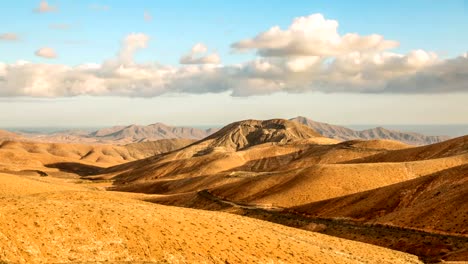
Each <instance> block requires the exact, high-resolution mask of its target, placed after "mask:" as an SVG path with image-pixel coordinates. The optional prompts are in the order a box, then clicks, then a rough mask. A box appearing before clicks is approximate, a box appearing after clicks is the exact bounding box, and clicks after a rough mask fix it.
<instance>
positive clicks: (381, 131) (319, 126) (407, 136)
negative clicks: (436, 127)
mask: <svg viewBox="0 0 468 264" xmlns="http://www.w3.org/2000/svg"><path fill="white" fill-rule="evenodd" d="M290 120H292V121H295V122H298V123H301V124H303V125H306V126H309V127H311V128H312V129H314V130H315V131H317V132H318V133H320V134H321V135H322V136H324V137H329V138H335V139H339V140H353V139H365V140H368V139H390V140H397V141H401V142H403V143H406V144H410V145H428V144H433V143H438V142H442V141H444V140H447V139H449V137H447V136H426V135H423V134H419V133H411V132H400V131H395V130H389V129H385V128H383V127H376V128H372V129H366V130H362V131H357V130H353V129H350V128H347V127H343V126H337V125H331V124H327V123H321V122H317V121H313V120H311V119H308V118H306V117H302V116H298V117H295V118H292V119H290Z"/></svg>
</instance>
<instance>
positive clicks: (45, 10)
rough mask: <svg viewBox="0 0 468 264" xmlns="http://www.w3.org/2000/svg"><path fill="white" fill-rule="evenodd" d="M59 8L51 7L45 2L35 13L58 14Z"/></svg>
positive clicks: (42, 2) (41, 3) (40, 4)
mask: <svg viewBox="0 0 468 264" xmlns="http://www.w3.org/2000/svg"><path fill="white" fill-rule="evenodd" d="M57 10H58V8H57V7H56V6H52V5H49V3H48V2H47V1H45V0H43V1H41V2H40V3H39V6H38V7H36V8H35V9H34V12H38V13H49V12H56V11H57Z"/></svg>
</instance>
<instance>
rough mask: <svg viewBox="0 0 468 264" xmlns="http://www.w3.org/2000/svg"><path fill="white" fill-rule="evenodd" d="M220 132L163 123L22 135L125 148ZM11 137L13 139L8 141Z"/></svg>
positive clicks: (28, 138)
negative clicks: (144, 143) (150, 142)
mask: <svg viewBox="0 0 468 264" xmlns="http://www.w3.org/2000/svg"><path fill="white" fill-rule="evenodd" d="M215 131H217V129H215V128H209V129H198V128H191V127H173V126H168V125H165V124H162V123H155V124H152V125H148V126H140V125H129V126H114V127H108V128H102V129H99V130H97V131H93V132H89V131H83V130H68V131H61V132H56V133H51V134H42V133H22V134H21V136H22V140H26V141H35V142H45V143H79V144H119V145H125V144H130V143H138V142H145V141H156V140H161V139H190V140H199V139H202V138H205V137H207V136H208V135H211V134H212V133H214V132H215ZM7 133H9V132H6V131H5V133H1V132H0V140H2V139H18V137H19V135H18V137H16V138H13V137H12V135H10V134H12V133H9V134H7ZM7 135H9V136H8V137H7Z"/></svg>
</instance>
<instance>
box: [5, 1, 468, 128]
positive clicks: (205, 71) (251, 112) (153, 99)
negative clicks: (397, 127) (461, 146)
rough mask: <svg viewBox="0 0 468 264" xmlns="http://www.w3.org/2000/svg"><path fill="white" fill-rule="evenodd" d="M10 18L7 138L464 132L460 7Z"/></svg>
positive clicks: (467, 62)
mask: <svg viewBox="0 0 468 264" xmlns="http://www.w3.org/2000/svg"><path fill="white" fill-rule="evenodd" d="M246 10H248V12H246ZM1 12H2V15H1V16H0V23H1V24H2V25H4V26H2V28H1V29H0V112H2V113H6V114H2V115H0V123H1V124H2V127H47V126H69V127H73V126H75V127H77V126H103V125H117V124H133V123H136V124H150V123H155V122H163V123H167V124H171V125H191V126H196V125H213V124H216V125H221V124H227V123H229V122H232V121H236V120H241V119H250V118H255V119H269V118H291V117H295V116H306V117H309V118H312V119H314V120H317V121H323V122H328V123H334V124H342V125H349V124H380V125H390V124H391V125H394V124H406V125H422V124H446V125H448V124H468V115H467V113H468V104H467V103H466V102H468V53H467V49H466V47H467V44H468V34H461V32H466V25H467V24H468V16H467V2H466V1H463V0H459V1H450V2H447V1H422V0H418V1H411V2H409V1H403V0H401V1H396V2H393V3H392V4H383V3H376V2H374V1H361V2H360V3H359V4H356V3H350V2H349V1H334V2H333V3H330V1H314V2H311V1H295V2H294V3H285V2H284V1H271V3H269V4H268V6H265V5H264V4H263V3H262V1H236V2H235V3H234V2H233V3H221V2H220V3H209V1H198V2H197V3H185V2H183V1H171V3H169V2H165V3H160V2H151V1H132V2H131V3H130V2H115V1H114V2H112V1H79V2H78V1H75V2H72V1H59V0H51V1H38V0H28V1H21V2H7V3H4V4H3V6H2V11H1ZM263 14H268V15H267V16H266V17H265V16H264V15H263ZM363 14H365V16H363ZM259 18H261V19H259Z"/></svg>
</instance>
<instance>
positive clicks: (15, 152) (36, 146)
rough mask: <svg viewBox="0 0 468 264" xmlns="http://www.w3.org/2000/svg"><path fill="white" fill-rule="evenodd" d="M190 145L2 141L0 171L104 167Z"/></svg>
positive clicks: (180, 141) (174, 142)
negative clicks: (62, 166) (63, 165)
mask: <svg viewBox="0 0 468 264" xmlns="http://www.w3.org/2000/svg"><path fill="white" fill-rule="evenodd" d="M192 142H193V141H192V140H189V139H170V140H160V141H154V142H142V143H136V144H129V145H126V146H116V145H84V144H62V143H36V142H23V141H3V142H1V143H0V169H9V170H13V171H18V170H26V169H46V168H45V167H47V166H49V167H50V165H54V164H58V163H80V164H85V165H92V166H98V167H108V166H111V165H115V164H120V163H125V162H128V161H132V160H137V159H142V158H146V157H149V156H153V155H156V154H160V153H164V152H168V151H173V150H175V149H179V148H182V147H184V146H186V145H188V144H190V143H192Z"/></svg>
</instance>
